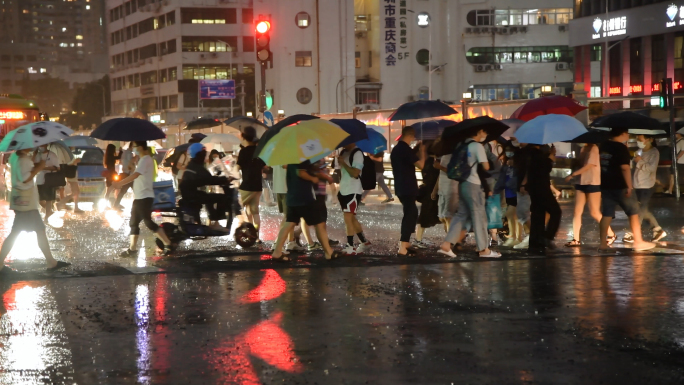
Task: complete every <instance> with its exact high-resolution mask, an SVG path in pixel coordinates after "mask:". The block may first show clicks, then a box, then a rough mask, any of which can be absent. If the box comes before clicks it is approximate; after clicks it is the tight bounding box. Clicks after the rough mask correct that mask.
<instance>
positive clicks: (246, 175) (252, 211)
mask: <svg viewBox="0 0 684 385" xmlns="http://www.w3.org/2000/svg"><path fill="white" fill-rule="evenodd" d="M258 141H259V139H258V138H257V137H256V129H255V128H254V127H251V126H248V127H245V128H244V129H243V130H242V146H243V148H242V150H240V153H239V154H238V160H237V166H236V167H235V170H236V171H237V172H241V174H242V183H240V188H239V190H238V191H239V192H240V200H241V201H242V206H243V207H244V208H245V216H246V217H247V218H246V219H247V222H249V223H251V224H253V225H254V228H256V231H257V236H258V234H259V226H260V225H261V217H260V215H259V200H260V199H261V191H262V185H263V176H262V171H263V170H264V167H265V166H266V164H265V163H264V161H263V160H261V159H259V158H256V157H254V152H255V150H256V145H257V142H258ZM257 243H261V239H258V240H257Z"/></svg>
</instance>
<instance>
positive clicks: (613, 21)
mask: <svg viewBox="0 0 684 385" xmlns="http://www.w3.org/2000/svg"><path fill="white" fill-rule="evenodd" d="M592 27H593V28H594V31H595V32H596V33H595V34H593V35H591V38H592V39H600V38H602V37H607V36H620V35H626V34H627V17H626V16H622V17H613V18H610V19H605V20H602V19H601V18H600V17H597V18H596V19H594V23H593V24H592Z"/></svg>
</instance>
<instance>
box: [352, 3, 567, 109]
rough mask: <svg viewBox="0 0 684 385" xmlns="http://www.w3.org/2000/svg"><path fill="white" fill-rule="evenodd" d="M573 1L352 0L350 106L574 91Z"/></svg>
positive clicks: (482, 99) (373, 106)
mask: <svg viewBox="0 0 684 385" xmlns="http://www.w3.org/2000/svg"><path fill="white" fill-rule="evenodd" d="M572 6H573V2H572V0H544V1H542V0H516V1H514V2H513V1H507V0H482V1H472V0H396V1H385V0H356V1H355V11H354V13H355V40H356V48H355V67H356V75H357V82H356V87H355V104H356V105H357V106H358V107H360V108H362V109H378V108H392V107H396V106H398V105H400V104H402V103H405V102H408V101H411V100H416V99H428V98H430V95H431V97H432V99H441V100H445V101H451V102H457V101H459V100H461V99H462V98H463V96H464V93H470V95H471V97H472V99H473V100H474V101H491V100H511V99H513V100H515V99H527V98H533V97H536V96H539V94H540V92H541V87H542V86H551V87H553V88H554V91H555V92H556V93H557V94H566V93H568V92H570V91H571V90H572V81H573V75H572V71H571V68H572V65H573V55H574V52H573V50H572V49H570V48H569V46H568V40H569V33H568V23H569V21H570V20H571V19H572V17H573V9H572Z"/></svg>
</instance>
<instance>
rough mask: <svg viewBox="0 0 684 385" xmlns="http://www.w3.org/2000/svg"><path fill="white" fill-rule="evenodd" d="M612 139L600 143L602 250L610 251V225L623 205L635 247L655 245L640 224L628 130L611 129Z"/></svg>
mask: <svg viewBox="0 0 684 385" xmlns="http://www.w3.org/2000/svg"><path fill="white" fill-rule="evenodd" d="M609 136H610V140H608V141H607V142H605V143H603V144H601V146H600V147H599V156H600V157H601V206H602V208H601V214H602V215H603V217H602V218H601V223H600V229H601V231H600V236H601V246H600V247H599V250H608V249H610V246H609V245H608V228H609V227H610V223H611V222H612V220H613V218H614V217H615V206H618V205H619V206H620V207H622V209H623V210H624V211H625V214H627V216H628V217H629V224H630V227H631V228H632V235H633V237H634V245H633V247H634V250H648V249H652V248H654V247H655V244H653V243H651V242H645V241H644V239H643V237H642V234H641V223H639V203H638V202H637V201H636V199H635V197H634V191H633V189H632V173H631V170H630V167H629V163H630V160H631V157H630V155H629V150H628V149H627V146H625V143H626V142H627V140H629V133H628V132H627V130H626V129H612V130H611V131H610V134H609Z"/></svg>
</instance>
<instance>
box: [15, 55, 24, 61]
mask: <svg viewBox="0 0 684 385" xmlns="http://www.w3.org/2000/svg"><path fill="white" fill-rule="evenodd" d="M14 61H24V55H14Z"/></svg>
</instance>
